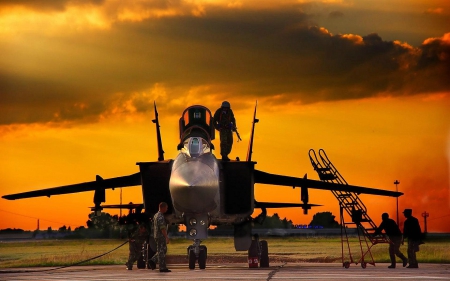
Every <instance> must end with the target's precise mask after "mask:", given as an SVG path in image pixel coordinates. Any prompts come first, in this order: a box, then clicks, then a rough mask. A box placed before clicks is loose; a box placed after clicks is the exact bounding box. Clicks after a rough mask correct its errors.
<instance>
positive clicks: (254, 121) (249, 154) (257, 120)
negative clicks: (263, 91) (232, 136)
mask: <svg viewBox="0 0 450 281" xmlns="http://www.w3.org/2000/svg"><path fill="white" fill-rule="evenodd" d="M257 107H258V101H256V104H255V112H254V113H253V121H252V133H251V135H250V142H249V143H248V151H247V161H248V162H250V161H252V153H253V136H254V134H255V124H256V123H258V122H259V119H256V108H257Z"/></svg>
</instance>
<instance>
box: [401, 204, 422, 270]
mask: <svg viewBox="0 0 450 281" xmlns="http://www.w3.org/2000/svg"><path fill="white" fill-rule="evenodd" d="M403 215H404V216H405V218H406V220H405V223H404V226H403V239H404V238H408V260H409V265H408V268H419V264H418V263H417V258H416V252H418V251H419V245H420V244H422V230H421V229H420V224H419V220H418V219H417V218H415V217H413V216H412V210H411V209H405V210H404V211H403Z"/></svg>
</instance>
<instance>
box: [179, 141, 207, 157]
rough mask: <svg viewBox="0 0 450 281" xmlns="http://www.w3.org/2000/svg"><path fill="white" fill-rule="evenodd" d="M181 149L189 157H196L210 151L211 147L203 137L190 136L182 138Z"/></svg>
mask: <svg viewBox="0 0 450 281" xmlns="http://www.w3.org/2000/svg"><path fill="white" fill-rule="evenodd" d="M181 151H182V153H184V154H186V155H188V156H189V157H192V158H197V157H199V156H201V155H203V154H205V153H210V152H211V148H210V146H209V144H208V142H207V141H206V140H205V139H203V138H200V137H190V138H187V139H185V140H184V142H183V148H182V149H181Z"/></svg>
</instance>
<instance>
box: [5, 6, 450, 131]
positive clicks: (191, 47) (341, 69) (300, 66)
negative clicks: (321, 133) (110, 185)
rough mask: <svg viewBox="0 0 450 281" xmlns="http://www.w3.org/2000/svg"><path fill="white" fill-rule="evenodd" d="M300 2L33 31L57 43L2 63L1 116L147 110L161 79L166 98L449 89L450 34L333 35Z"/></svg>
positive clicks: (354, 95) (50, 117)
mask: <svg viewBox="0 0 450 281" xmlns="http://www.w3.org/2000/svg"><path fill="white" fill-rule="evenodd" d="M161 5H163V4H161ZM299 10H300V9H289V10H287V9H286V10H282V9H278V10H270V11H269V10H260V11H254V10H245V9H240V10H233V9H221V8H219V7H209V8H208V9H207V12H206V13H205V14H204V15H203V16H202V17H198V16H190V15H182V16H173V17H162V18H157V19H147V20H143V21H124V22H116V23H114V24H113V25H112V26H111V29H110V30H107V31H104V30H87V31H85V32H83V34H77V36H76V37H71V36H69V35H67V34H62V35H59V36H57V35H52V36H51V37H49V36H46V35H36V34H34V35H33V36H31V37H30V38H31V39H29V40H30V43H32V42H34V40H36V41H37V42H41V41H45V42H46V43H47V44H45V46H47V45H52V44H53V45H54V46H57V48H55V49H56V51H55V50H53V49H45V48H41V49H39V48H37V49H34V50H33V52H32V53H31V54H27V55H26V59H27V61H31V62H32V63H33V64H35V65H40V66H41V69H40V71H39V73H29V72H28V73H27V74H23V73H21V72H20V71H9V70H8V69H4V70H3V72H0V88H1V89H2V95H1V97H0V102H1V103H0V109H1V110H2V112H8V114H7V115H2V116H1V117H0V124H12V123H32V122H49V121H54V122H58V121H61V120H74V121H75V120H95V119H96V116H97V117H98V116H99V115H101V114H106V113H108V112H110V111H111V110H112V109H116V110H117V108H119V109H120V111H122V112H128V111H133V110H134V111H137V112H142V111H146V110H148V109H149V108H151V106H152V102H151V101H148V100H146V99H148V98H149V96H148V93H149V91H150V89H152V88H153V86H154V85H155V84H157V83H158V84H161V85H164V87H165V89H166V93H165V94H166V95H167V97H166V100H170V99H174V98H179V97H180V96H183V95H187V93H188V92H189V91H190V89H192V88H195V87H199V86H202V85H209V88H208V90H209V91H210V92H209V93H202V94H210V95H219V96H220V95H223V94H228V95H239V96H241V97H244V98H245V97H252V98H255V97H271V96H274V95H282V96H283V98H280V99H278V100H277V101H275V102H285V101H289V100H291V101H297V102H301V103H314V102H319V101H329V100H344V99H359V98H366V97H371V96H378V95H380V93H382V94H389V95H408V94H418V93H423V92H433V91H434V92H439V91H448V90H449V89H450V84H449V82H448V77H449V75H448V74H449V59H448V57H449V40H448V38H447V39H446V38H445V37H442V38H435V39H432V40H428V41H426V42H425V43H424V44H423V45H422V46H420V47H419V48H413V47H411V46H409V45H406V44H400V43H397V42H393V41H385V40H383V38H382V37H381V36H379V35H378V34H376V33H373V34H368V35H364V36H359V35H342V34H336V35H334V34H331V33H330V32H328V31H327V30H326V29H324V28H320V27H317V26H314V25H311V24H310V16H309V15H308V14H306V13H303V12H299ZM447 37H448V35H447ZM13 48H14V46H12V47H11V49H13ZM3 49H6V50H7V48H3ZM11 54H14V52H11ZM17 59H18V60H19V59H22V58H19V57H17ZM2 60H3V59H2ZM9 60H10V61H12V62H13V63H14V58H11V56H9V57H8V61H9ZM0 62H2V61H0ZM43 73H44V74H43ZM125 104H127V105H131V106H132V109H130V107H126V106H125Z"/></svg>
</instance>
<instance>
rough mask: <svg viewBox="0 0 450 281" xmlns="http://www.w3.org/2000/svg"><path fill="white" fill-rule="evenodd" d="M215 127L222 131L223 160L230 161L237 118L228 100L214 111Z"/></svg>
mask: <svg viewBox="0 0 450 281" xmlns="http://www.w3.org/2000/svg"><path fill="white" fill-rule="evenodd" d="M214 128H216V130H218V131H219V132H220V154H221V155H222V160H224V161H230V158H228V154H230V152H231V148H232V146H233V131H235V130H236V119H235V118H234V113H233V110H231V106H230V103H229V102H228V101H224V102H222V106H221V107H220V108H219V109H217V111H216V112H215V113H214Z"/></svg>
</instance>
